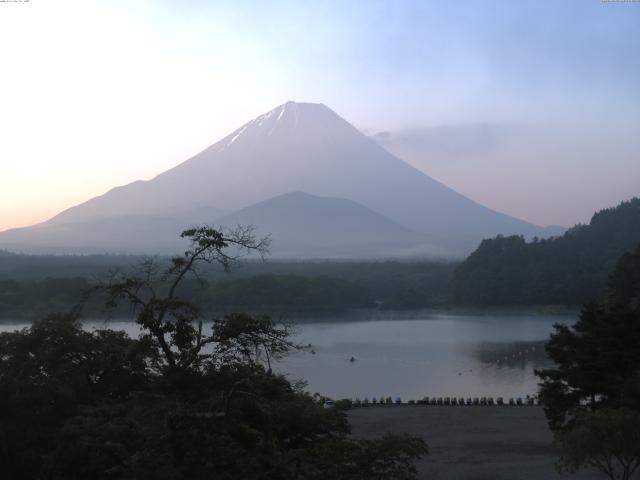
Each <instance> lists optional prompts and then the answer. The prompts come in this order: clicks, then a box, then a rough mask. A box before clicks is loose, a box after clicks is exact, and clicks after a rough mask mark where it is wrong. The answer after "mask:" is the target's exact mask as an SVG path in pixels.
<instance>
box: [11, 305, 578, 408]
mask: <svg viewBox="0 0 640 480" xmlns="http://www.w3.org/2000/svg"><path fill="white" fill-rule="evenodd" d="M398 317H400V318H398ZM405 317H406V316H404V317H403V316H400V315H399V314H397V313H393V312H389V313H384V314H381V313H378V314H376V315H375V317H374V318H372V317H371V316H369V317H365V318H357V319H354V318H352V317H349V316H347V317H343V318H342V319H341V320H340V319H331V321H329V320H326V319H325V320H320V321H311V322H310V321H305V322H304V323H300V324H298V325H297V327H296V333H295V340H296V341H297V342H299V343H301V344H304V345H307V344H311V348H312V350H313V352H314V353H311V352H310V351H307V352H306V353H303V352H297V353H295V354H293V355H291V356H290V357H288V358H286V359H284V360H283V361H281V362H280V363H279V364H278V366H277V367H276V369H277V370H278V371H280V372H283V373H285V374H286V375H287V376H288V377H289V378H290V379H292V380H294V379H302V378H304V379H306V380H307V381H308V390H309V391H310V392H311V393H314V392H319V393H321V394H323V395H326V396H329V397H332V398H355V397H360V398H364V397H369V398H371V397H374V396H375V397H378V398H379V397H381V396H384V397H387V396H392V397H394V398H395V397H396V396H400V397H401V398H402V399H403V400H409V399H416V400H417V399H420V398H422V397H424V396H442V397H444V396H456V397H476V396H477V397H481V396H493V397H497V396H502V397H506V398H508V397H519V396H521V397H524V396H525V395H533V394H535V393H536V391H537V378H536V377H535V375H534V369H536V368H541V367H545V366H547V365H549V363H548V360H547V358H546V356H545V353H544V342H545V340H546V339H548V337H549V334H550V333H551V331H552V325H553V324H554V323H564V324H570V323H573V322H574V321H575V320H576V315H575V314H541V313H532V312H522V313H496V312H493V313H482V314H478V313H473V314H471V313H469V314H452V313H450V312H423V313H418V314H414V315H413V316H412V317H411V318H408V319H407V318H405ZM85 325H86V327H87V328H89V329H91V328H96V327H101V328H102V327H104V326H105V325H108V326H109V327H110V328H113V329H118V330H125V331H127V332H128V333H129V334H130V335H133V336H135V335H137V334H138V332H139V329H138V326H137V325H136V324H134V323H131V322H125V321H110V322H109V323H107V324H105V323H104V322H102V321H90V322H85ZM24 326H26V324H13V325H0V331H7V330H15V329H16V328H21V327H24ZM351 357H353V358H354V361H353V362H351V361H350V359H351Z"/></svg>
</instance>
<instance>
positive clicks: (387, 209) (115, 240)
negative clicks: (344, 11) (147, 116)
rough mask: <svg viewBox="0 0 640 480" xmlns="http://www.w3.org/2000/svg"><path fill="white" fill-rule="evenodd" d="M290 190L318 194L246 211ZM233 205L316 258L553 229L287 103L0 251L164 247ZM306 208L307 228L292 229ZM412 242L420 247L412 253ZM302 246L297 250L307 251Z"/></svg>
mask: <svg viewBox="0 0 640 480" xmlns="http://www.w3.org/2000/svg"><path fill="white" fill-rule="evenodd" d="M291 192H304V193H306V194H308V195H314V196H316V197H310V196H308V195H307V196H304V197H301V196H300V194H298V195H297V197H295V196H294V197H291V196H288V197H287V196H285V197H283V198H280V199H279V200H276V199H274V200H273V202H266V203H262V204H261V205H255V206H254V207H251V208H247V207H250V206H251V205H253V204H256V203H260V202H265V200H268V199H270V198H273V197H277V196H280V195H283V194H287V193H291ZM318 197H331V198H330V199H327V198H318ZM301 199H302V200H304V201H301V202H300V203H298V204H296V203H297V202H296V200H301ZM337 199H344V201H342V202H339V201H338V200H337ZM348 200H350V201H351V202H349V201H348ZM353 202H356V204H354V203H353ZM357 204H359V205H357ZM293 205H295V209H292V206H293ZM356 207H357V208H356ZM242 209H244V210H242ZM238 210H242V211H240V212H237V214H236V215H235V216H234V215H230V216H228V217H226V218H225V219H224V220H221V221H220V223H221V224H224V223H230V222H232V220H233V222H234V223H238V221H239V220H242V219H246V220H251V221H250V222H249V223H256V224H258V223H260V228H261V229H264V230H265V231H272V232H276V231H278V232H279V233H278V235H277V237H281V238H274V240H275V241H276V242H277V241H280V242H286V244H287V245H291V246H293V245H295V244H296V243H297V242H298V241H300V242H301V243H305V244H306V245H308V246H309V247H312V246H315V247H316V248H321V247H322V248H321V249H322V250H323V251H324V252H326V253H325V254H322V255H321V256H332V255H334V254H336V255H338V256H343V255H344V253H340V252H341V251H342V252H345V251H352V252H354V253H353V255H354V256H370V255H373V254H374V253H373V252H372V250H371V249H370V248H369V247H370V246H372V245H378V246H379V245H382V244H385V245H387V248H388V251H386V252H385V251H379V252H376V253H375V256H393V255H396V254H398V252H400V251H405V252H408V251H409V250H411V251H412V252H416V251H422V252H424V253H425V254H431V255H438V254H445V255H463V254H466V253H468V252H469V251H471V250H472V249H473V248H475V247H476V246H477V244H478V242H479V241H480V240H481V239H482V238H485V237H492V236H495V235H496V234H500V233H501V234H505V235H508V234H523V235H525V236H527V237H531V236H540V237H544V236H547V235H548V234H549V233H557V231H554V230H551V231H549V230H546V229H544V228H541V227H539V226H536V225H533V224H531V223H527V222H525V221H522V220H519V219H517V218H514V217H510V216H508V215H504V214H501V213H499V212H495V211H493V210H490V209H488V208H486V207H484V206H482V205H480V204H478V203H476V202H473V201H472V200H470V199H468V198H466V197H464V196H463V195H460V194H459V193H457V192H455V191H454V190H452V189H450V188H448V187H447V186H445V185H443V184H441V183H439V182H437V181H435V180H434V179H432V178H430V177H429V176H428V175H426V174H424V173H422V172H421V171H419V170H417V169H415V168H413V167H411V166H410V165H408V164H407V163H405V162H404V161H402V160H400V159H398V158H397V157H395V156H393V155H392V154H391V153H389V152H388V151H387V150H385V149H384V148H382V147H381V146H380V145H378V144H377V143H375V142H374V141H372V140H371V139H370V138H368V137H367V136H365V135H364V134H362V133H361V132H360V131H358V130H357V129H356V128H355V127H353V126H352V125H350V124H349V123H348V122H346V121H345V120H344V119H342V118H341V117H340V116H338V115H337V114H336V113H335V112H333V111H332V110H330V109H329V108H327V107H326V106H324V105H322V104H311V103H294V102H288V103H286V104H284V105H281V106H279V107H277V108H275V109H274V110H272V111H270V112H268V113H266V114H264V115H261V116H259V117H257V118H256V119H254V120H252V121H250V122H249V123H247V124H245V125H244V126H242V127H241V128H239V129H237V130H236V131H234V132H233V133H231V134H230V135H228V136H227V137H225V138H223V139H222V140H221V141H219V142H217V143H216V144H214V145H212V146H210V147H209V148H207V149H205V150H204V151H202V152H201V153H199V154H197V155H195V156H194V157H192V158H191V159H189V160H187V161H185V162H183V163H181V164H179V165H178V166H176V167H175V168H172V169H170V170H168V171H166V172H164V173H161V174H160V175H158V176H157V177H155V178H153V179H152V180H149V181H137V182H133V183H131V184H128V185H125V186H121V187H117V188H114V189H112V190H110V191H109V192H107V193H106V194H104V195H101V196H98V197H95V198H93V199H91V200H89V201H87V202H85V203H82V204H80V205H78V206H75V207H72V208H70V209H68V210H65V211H63V212H62V213H60V214H59V215H57V216H55V217H54V218H52V219H51V220H49V221H47V222H44V223H42V224H40V225H37V226H34V227H29V228H24V229H18V230H11V231H7V232H4V233H1V234H0V247H2V246H5V247H7V248H10V249H13V250H16V249H18V250H21V251H34V250H37V251H40V252H43V251H46V250H47V249H50V250H51V251H55V250H56V248H58V249H59V248H60V247H66V250H67V251H73V252H89V251H91V252H95V251H97V250H100V251H119V252H121V251H131V252H141V251H158V250H157V249H161V250H162V249H163V248H164V246H169V245H172V243H168V244H165V243H164V240H160V238H159V237H160V236H161V235H163V236H164V235H169V232H168V230H170V229H171V228H173V227H174V226H176V227H177V226H179V225H184V226H187V225H188V224H191V223H194V222H202V221H209V222H214V221H217V220H218V219H219V218H220V212H234V211H238ZM195 212H197V214H196V213H195ZM318 212H322V215H320V214H319V213H318ZM328 212H331V214H330V215H329V214H328ZM305 215H306V217H307V218H306V221H305V222H304V225H305V226H304V228H300V229H296V228H295V227H294V225H296V222H298V223H297V224H298V225H302V223H301V221H302V219H303V218H304V217H305ZM385 217H386V218H385ZM347 219H348V221H347ZM314 221H315V222H318V223H317V225H318V231H322V232H324V233H326V235H323V236H318V237H317V241H311V240H312V238H311V235H309V234H308V232H311V231H313V230H311V229H310V228H311V225H312V224H313V223H314ZM240 223H246V222H240ZM267 223H271V225H267ZM356 225H359V226H361V227H362V228H363V230H362V234H361V235H356V236H353V235H352V234H350V233H349V230H348V226H356ZM365 225H366V226H367V228H365V227H364V226H365ZM179 230H180V229H179V228H178V229H177V230H176V231H175V232H174V236H175V235H177V233H178V231H179ZM98 232H99V233H98ZM305 232H307V233H305ZM329 232H333V233H332V234H329ZM285 237H290V238H286V239H285ZM409 238H411V239H412V242H415V244H414V248H412V249H409V250H407V246H408V243H407V241H408V240H409ZM356 240H357V241H356ZM387 241H389V242H390V243H386V242H387ZM167 242H171V241H170V240H167ZM358 244H359V245H358ZM275 245H276V244H274V248H277V247H276V246H275ZM347 245H348V248H347V249H346V250H345V249H344V248H342V247H343V246H347ZM358 247H360V249H359V248H358ZM141 249H143V250H141ZM303 250H304V249H300V252H301V253H300V255H304V256H307V253H305V252H304V251H303ZM374 250H375V249H374Z"/></svg>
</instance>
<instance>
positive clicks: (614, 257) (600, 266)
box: [451, 198, 640, 305]
mask: <svg viewBox="0 0 640 480" xmlns="http://www.w3.org/2000/svg"><path fill="white" fill-rule="evenodd" d="M638 244H640V198H634V199H632V200H630V201H628V202H622V203H621V204H620V205H618V206H617V207H615V208H609V209H605V210H602V211H600V212H597V213H596V214H594V215H593V217H592V219H591V222H590V223H589V224H588V225H577V226H575V227H574V228H572V229H570V230H569V231H567V232H566V233H565V234H564V235H563V236H561V237H556V238H551V239H548V240H541V241H537V242H530V243H527V242H526V241H525V240H524V239H523V238H521V237H516V236H512V237H497V238H494V239H491V240H484V241H483V242H482V243H481V244H480V246H479V247H478V249H477V250H476V251H475V252H473V253H472V254H471V255H470V256H469V258H467V259H466V260H465V261H464V262H462V263H461V264H460V266H459V267H458V268H457V269H456V271H455V274H454V276H453V278H452V281H451V292H452V300H453V301H454V303H457V304H476V305H509V304H521V305H527V304H570V305H579V304H583V303H587V302H593V301H596V300H600V299H601V295H602V294H603V293H604V291H605V286H606V284H607V278H608V275H609V272H610V271H611V270H612V269H613V267H614V266H615V264H616V262H617V261H618V259H619V258H620V256H621V255H622V254H624V253H626V252H630V251H632V250H633V249H634V248H636V247H637V246H638Z"/></svg>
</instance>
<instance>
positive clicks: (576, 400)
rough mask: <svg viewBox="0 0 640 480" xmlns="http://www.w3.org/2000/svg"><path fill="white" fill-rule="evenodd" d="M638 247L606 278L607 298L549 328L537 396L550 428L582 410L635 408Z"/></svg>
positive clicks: (639, 368) (639, 391)
mask: <svg viewBox="0 0 640 480" xmlns="http://www.w3.org/2000/svg"><path fill="white" fill-rule="evenodd" d="M639 262H640V246H639V247H638V248H637V249H636V250H635V252H634V253H632V254H626V255H623V256H622V257H621V259H620V261H619V262H618V265H617V266H616V269H615V271H614V272H613V274H612V276H611V286H610V289H609V295H608V298H609V302H608V303H605V304H602V305H594V304H592V305H587V306H586V307H585V308H584V309H583V311H582V313H581V315H580V319H579V320H578V322H577V323H576V324H575V325H574V326H573V327H571V328H570V327H567V326H563V325H556V326H555V330H556V331H555V333H554V334H552V335H551V339H550V341H549V343H548V345H547V347H546V349H547V353H548V355H549V357H550V358H551V359H552V360H553V361H554V363H555V364H556V366H555V367H554V368H550V369H546V370H542V371H540V372H538V375H539V376H540V377H541V379H542V383H541V390H540V393H541V397H542V400H543V403H544V406H545V412H546V414H547V418H548V420H549V424H550V426H551V428H552V429H554V430H561V429H563V428H567V427H569V428H570V427H571V425H572V422H573V420H574V419H575V418H576V416H577V415H578V414H579V413H580V412H582V411H585V410H597V409H599V408H605V407H607V408H620V407H628V408H631V409H635V410H639V411H640V308H638V302H637V298H638V296H639V295H640V281H639V279H638V271H637V269H636V268H635V267H636V266H637V265H638V263H639Z"/></svg>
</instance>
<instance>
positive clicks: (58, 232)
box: [0, 208, 222, 254]
mask: <svg viewBox="0 0 640 480" xmlns="http://www.w3.org/2000/svg"><path fill="white" fill-rule="evenodd" d="M221 215H222V212H220V211H219V210H216V209H213V208H210V209H206V208H202V209H195V210H191V211H183V212H180V213H179V214H177V213H176V214H165V215H161V214H160V213H157V214H132V215H115V216H104V217H99V218H89V219H86V220H83V219H78V220H76V221H71V220H70V221H68V222H62V221H59V222H45V223H42V224H40V225H36V226H33V227H28V228H16V229H13V230H8V231H6V232H3V233H1V234H0V245H2V248H6V249H8V250H11V251H15V252H21V253H39V254H41V253H55V254H60V253H64V254H74V253H81V254H94V253H95V254H99V253H105V252H108V253H125V254H130V253H145V254H146V253H173V252H175V251H176V250H177V249H180V248H183V246H184V245H185V244H184V242H183V241H181V240H180V239H179V235H180V232H182V231H183V230H185V229H187V228H189V227H191V226H193V225H197V224H201V223H213V222H214V221H215V220H216V219H217V218H219V217H220V216H221Z"/></svg>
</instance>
